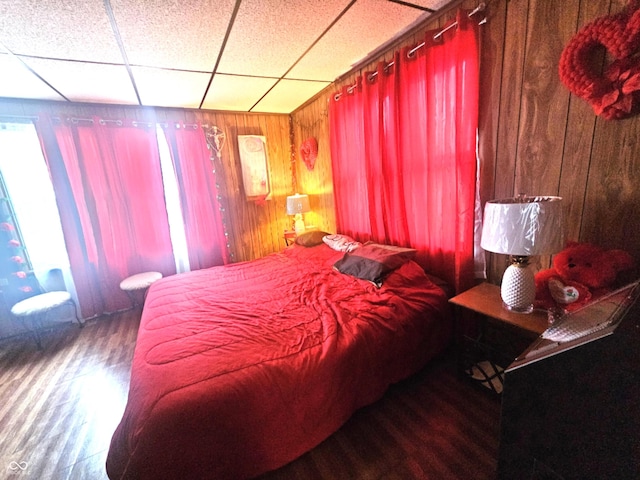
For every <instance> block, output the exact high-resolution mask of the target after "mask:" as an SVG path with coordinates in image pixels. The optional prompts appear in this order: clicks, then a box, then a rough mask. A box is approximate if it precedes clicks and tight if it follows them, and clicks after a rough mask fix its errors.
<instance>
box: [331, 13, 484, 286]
mask: <svg viewBox="0 0 640 480" xmlns="http://www.w3.org/2000/svg"><path fill="white" fill-rule="evenodd" d="M456 21H457V23H458V25H457V27H456V28H453V29H450V30H448V31H447V32H446V33H445V34H444V35H442V36H441V37H440V39H439V40H434V39H433V35H434V33H435V32H433V31H431V32H426V34H425V41H424V46H422V47H421V48H417V49H415V51H414V52H413V53H410V50H409V49H403V50H402V51H400V52H396V54H395V56H394V60H393V62H392V64H391V65H389V64H387V65H385V64H382V63H381V64H380V65H378V68H377V70H376V71H374V72H365V73H364V74H363V75H362V76H361V77H360V78H358V79H357V82H356V83H355V84H354V85H352V86H350V87H344V88H343V89H342V91H341V92H340V93H339V94H338V95H336V96H335V97H334V98H333V99H332V100H331V102H330V136H331V157H332V167H333V175H334V195H335V204H336V222H337V228H338V231H340V232H342V233H345V234H348V235H352V236H354V237H355V238H356V239H358V240H361V241H364V240H369V239H371V240H374V241H377V242H383V243H392V244H396V245H402V246H412V247H414V248H416V249H418V261H419V262H420V263H421V264H422V265H423V266H424V267H425V268H427V269H428V271H430V272H432V273H434V274H436V275H439V276H441V277H442V278H444V279H446V280H447V281H449V282H450V283H451V284H452V285H454V286H455V288H456V290H457V291H461V290H464V289H466V288H468V287H469V286H471V285H472V282H473V277H474V220H475V212H476V209H475V201H476V170H477V158H476V131H477V125H478V83H479V79H478V45H477V25H476V24H475V23H474V22H473V21H471V20H470V19H469V18H468V17H467V14H466V12H463V11H460V12H458V15H457V19H456Z"/></svg>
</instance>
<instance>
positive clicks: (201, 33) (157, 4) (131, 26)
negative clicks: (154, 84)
mask: <svg viewBox="0 0 640 480" xmlns="http://www.w3.org/2000/svg"><path fill="white" fill-rule="evenodd" d="M111 5H112V7H113V13H114V17H115V19H116V22H117V25H118V30H119V31H120V35H121V37H122V42H123V44H124V47H125V51H126V53H127V57H128V59H129V63H130V64H131V65H138V66H147V67H164V68H171V69H184V70H197V71H201V72H209V73H210V72H212V71H213V69H214V67H215V64H216V61H217V59H218V54H219V52H220V48H221V47H222V43H223V41H224V37H225V34H226V31H227V26H228V25H229V21H230V20H231V16H232V14H233V8H234V5H235V0H217V1H212V0H190V1H189V2H169V1H167V0H144V1H131V0H111ZM201 93H202V92H201Z"/></svg>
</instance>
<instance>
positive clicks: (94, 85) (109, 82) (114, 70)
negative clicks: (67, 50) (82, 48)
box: [25, 58, 138, 105]
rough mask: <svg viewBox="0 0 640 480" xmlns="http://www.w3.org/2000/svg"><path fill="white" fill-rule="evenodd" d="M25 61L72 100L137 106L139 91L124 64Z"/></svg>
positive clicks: (31, 59)
mask: <svg viewBox="0 0 640 480" xmlns="http://www.w3.org/2000/svg"><path fill="white" fill-rule="evenodd" d="M25 62H26V63H27V64H28V65H29V67H31V68H32V69H33V70H34V71H36V72H38V74H39V75H40V76H41V77H43V78H46V79H47V82H49V83H50V84H51V86H52V87H54V88H55V89H56V90H58V91H59V92H60V93H61V94H62V95H64V96H65V97H67V98H68V99H69V100H70V101H72V102H96V103H119V104H123V105H136V104H137V103H138V100H137V98H136V94H135V90H134V89H133V85H132V84H131V81H130V79H129V75H128V74H127V69H126V68H125V67H123V66H122V65H102V64H99V63H86V62H65V61H61V60H42V59H39V58H27V59H25Z"/></svg>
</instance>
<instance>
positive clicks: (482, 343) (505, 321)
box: [449, 283, 548, 393]
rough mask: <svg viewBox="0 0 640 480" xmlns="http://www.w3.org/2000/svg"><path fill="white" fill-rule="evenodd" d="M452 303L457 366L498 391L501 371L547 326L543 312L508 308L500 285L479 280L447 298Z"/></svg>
mask: <svg viewBox="0 0 640 480" xmlns="http://www.w3.org/2000/svg"><path fill="white" fill-rule="evenodd" d="M449 301H450V302H451V303H452V304H453V305H455V306H456V311H455V315H454V321H455V342H456V354H457V357H458V368H459V370H460V371H461V372H464V373H465V374H467V375H469V376H470V377H471V378H473V379H474V380H477V381H479V382H480V383H481V384H482V385H484V386H486V387H488V388H489V389H491V390H494V391H496V392H497V393H500V392H501V391H502V371H503V370H504V368H506V367H508V366H509V364H511V362H512V361H513V360H514V359H515V358H516V357H517V356H518V355H519V354H520V353H522V352H523V351H524V350H525V349H526V348H527V347H528V346H529V345H530V344H531V342H533V340H535V339H536V337H538V336H539V335H540V334H541V333H542V332H544V331H545V330H546V329H547V327H548V320H547V315H546V313H545V312H541V311H537V310H534V311H533V312H532V313H529V314H523V313H514V312H510V311H509V310H507V309H506V308H504V307H503V305H502V298H501V297H500V287H498V286H497V285H492V284H490V283H481V284H479V285H476V286H475V287H473V288H471V289H469V290H467V291H466V292H463V293H461V294H460V295H457V296H455V297H453V298H452V299H450V300H449Z"/></svg>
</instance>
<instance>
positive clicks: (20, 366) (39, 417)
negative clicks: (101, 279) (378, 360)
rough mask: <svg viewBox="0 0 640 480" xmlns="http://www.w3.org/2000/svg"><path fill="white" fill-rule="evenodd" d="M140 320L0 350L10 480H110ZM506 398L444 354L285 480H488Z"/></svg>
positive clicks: (2, 452) (283, 473) (0, 423)
mask: <svg viewBox="0 0 640 480" xmlns="http://www.w3.org/2000/svg"><path fill="white" fill-rule="evenodd" d="M138 323H139V312H137V311H129V312H125V313H122V314H118V315H113V316H111V317H106V318H101V319H97V320H93V321H90V322H87V324H86V325H85V327H84V328H82V329H79V328H78V327H77V326H73V325H68V326H61V327H57V328H56V329H55V330H52V331H50V332H48V333H46V334H45V335H44V337H43V346H44V348H43V350H37V348H36V346H35V343H34V342H33V340H32V339H31V338H30V337H24V338H22V337H21V338H14V339H10V340H4V341H2V342H0V431H1V432H2V436H1V437H0V472H1V475H0V476H1V478H7V479H13V478H29V479H38V480H67V479H82V480H104V479H106V478H107V477H106V473H105V470H104V462H105V459H106V455H107V449H108V447H109V442H110V439H111V434H112V433H113V430H114V429H115V427H116V425H117V424H118V422H119V420H120V417H121V415H122V412H123V410H124V406H125V402H126V397H127V391H128V383H129V368H130V365H131V358H132V355H133V349H134V345H135V339H136V334H137V328H138ZM499 411H500V403H499V400H498V399H497V398H496V397H494V396H493V395H492V394H491V393H489V392H485V391H482V390H480V389H479V388H478V387H476V386H474V385H471V384H469V383H468V382H467V381H466V380H463V379H461V378H459V377H458V376H457V375H456V374H455V373H454V369H453V364H452V361H451V359H450V358H448V357H447V356H445V357H444V358H442V359H439V360H436V361H434V362H432V363H431V364H429V365H428V366H427V367H425V368H424V369H423V370H422V371H420V372H419V373H418V374H416V375H414V376H413V377H412V378H410V379H408V380H406V381H404V382H401V383H400V384H398V385H394V386H393V387H392V388H391V389H390V390H389V391H388V392H387V394H386V395H385V397H384V398H382V399H381V400H380V401H378V402H376V403H375V404H373V405H371V406H369V407H365V408H363V409H361V410H360V411H358V412H356V414H355V415H354V416H353V417H352V418H351V420H349V421H348V422H347V423H346V424H345V425H344V426H343V428H341V429H340V430H339V431H338V432H337V433H336V434H334V435H333V436H331V437H330V438H329V439H327V440H326V441H325V442H323V443H322V444H320V445H319V446H318V447H316V448H315V449H314V450H312V451H311V452H309V453H307V454H306V455H303V456H302V457H300V458H299V459H298V460H296V461H294V462H292V463H291V464H289V465H287V466H285V467H283V468H281V469H279V470H277V471H275V472H271V473H268V474H266V475H263V476H262V477H261V479H262V480H278V479H294V478H295V479H318V480H326V479H354V480H355V479H385V480H392V479H439V480H442V479H474V480H482V479H491V478H494V472H495V467H496V457H497V450H498V432H499Z"/></svg>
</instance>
